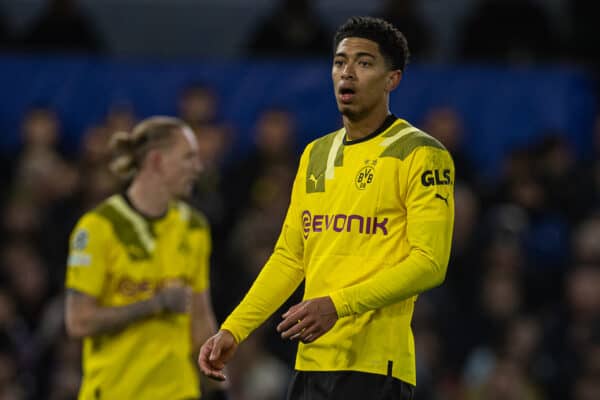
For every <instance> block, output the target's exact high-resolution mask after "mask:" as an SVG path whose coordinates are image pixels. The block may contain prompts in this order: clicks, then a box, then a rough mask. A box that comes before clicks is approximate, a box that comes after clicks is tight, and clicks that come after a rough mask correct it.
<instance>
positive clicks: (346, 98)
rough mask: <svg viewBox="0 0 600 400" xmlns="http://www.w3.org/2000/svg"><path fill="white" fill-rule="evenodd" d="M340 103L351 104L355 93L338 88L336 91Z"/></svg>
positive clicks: (350, 89)
mask: <svg viewBox="0 0 600 400" xmlns="http://www.w3.org/2000/svg"><path fill="white" fill-rule="evenodd" d="M338 93H339V97H340V101H341V102H342V103H351V102H352V100H353V99H354V96H355V94H356V92H355V91H354V89H352V88H340V90H339V91H338Z"/></svg>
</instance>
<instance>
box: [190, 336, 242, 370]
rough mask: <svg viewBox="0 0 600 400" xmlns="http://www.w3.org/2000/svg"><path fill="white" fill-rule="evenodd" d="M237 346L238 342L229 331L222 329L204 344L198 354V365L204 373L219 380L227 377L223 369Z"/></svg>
mask: <svg viewBox="0 0 600 400" xmlns="http://www.w3.org/2000/svg"><path fill="white" fill-rule="evenodd" d="M237 346H238V344H237V342H236V341H235V339H234V337H233V335H232V334H231V332H229V331H226V330H223V329H221V330H220V331H219V332H217V333H216V334H215V335H213V336H212V337H210V338H209V339H208V340H207V341H206V342H205V343H204V344H203V345H202V348H201V349H200V354H199V355H198V365H199V366H200V370H201V371H202V373H203V374H204V375H206V376H208V377H209V378H212V379H216V380H218V381H224V380H225V379H227V377H226V376H225V374H224V373H223V370H224V369H225V364H227V362H228V361H229V360H230V359H231V357H233V355H234V354H235V351H236V350H237Z"/></svg>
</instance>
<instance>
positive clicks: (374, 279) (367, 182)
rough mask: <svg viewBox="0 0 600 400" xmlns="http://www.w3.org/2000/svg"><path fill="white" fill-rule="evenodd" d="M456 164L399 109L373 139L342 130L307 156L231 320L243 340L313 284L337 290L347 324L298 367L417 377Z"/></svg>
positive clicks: (441, 267)
mask: <svg viewBox="0 0 600 400" xmlns="http://www.w3.org/2000/svg"><path fill="white" fill-rule="evenodd" d="M453 187H454V165H453V162H452V158H451V157H450V155H449V153H448V152H447V151H446V150H445V149H444V147H443V146H442V145H441V144H440V143H439V142H438V141H436V140H435V139H433V138H432V137H431V136H429V135H427V134H425V133H423V132H422V131H420V130H418V129H416V128H415V127H413V126H411V125H410V124H408V123H407V122H406V121H404V120H401V119H396V118H395V117H393V116H391V117H389V118H388V119H387V120H386V123H384V125H383V126H382V127H381V128H380V129H378V130H377V131H376V132H374V133H373V134H371V135H369V136H368V137H366V138H364V139H361V140H356V141H352V142H347V141H346V139H345V130H344V129H341V130H339V131H337V132H333V133H331V134H329V135H327V136H324V137H322V138H320V139H317V140H315V141H314V142H312V143H310V144H309V145H308V146H307V147H306V149H305V151H304V153H303V155H302V158H301V161H300V166H299V168H298V173H297V176H296V179H295V181H294V187H293V189H292V197H291V202H290V206H289V209H288V213H287V216H286V219H285V222H284V224H283V228H282V232H281V235H280V237H279V239H278V241H277V244H276V246H275V251H274V252H273V254H272V256H271V257H270V259H269V261H268V262H267V263H266V265H265V266H264V268H263V269H262V271H261V273H260V274H259V276H258V277H257V279H256V281H255V282H254V284H253V285H252V287H251V289H250V291H249V292H248V294H247V295H246V297H245V298H244V299H243V300H242V302H241V303H240V305H239V306H238V307H237V308H236V309H235V310H234V311H233V312H232V314H231V315H230V316H229V317H228V318H227V320H226V321H225V322H224V323H223V325H222V327H221V328H222V329H227V330H229V331H230V332H232V334H233V335H234V337H235V338H236V340H237V341H238V342H240V341H242V340H243V339H245V338H246V337H247V336H248V335H249V334H250V332H251V331H252V330H254V329H255V328H256V327H258V326H259V325H260V324H261V323H262V322H263V321H264V320H265V319H266V318H268V317H269V316H270V315H271V314H272V313H273V312H274V311H275V310H276V309H277V308H278V307H279V306H280V305H281V304H282V303H283V302H284V301H285V300H286V299H287V298H288V297H289V296H290V294H291V293H292V292H293V291H294V290H295V289H296V288H297V287H298V285H299V284H300V283H301V282H302V280H303V279H305V280H306V282H305V293H304V298H305V299H310V298H315V297H321V296H327V295H328V296H331V298H332V300H333V302H334V304H335V307H336V310H337V313H338V316H339V320H338V321H337V322H336V324H335V325H334V327H333V328H332V329H331V330H330V331H329V332H327V333H326V334H325V335H323V336H322V337H320V338H318V339H317V340H315V341H314V342H312V343H309V344H302V343H300V344H299V348H298V354H297V358H296V369H298V370H304V371H339V370H353V371H363V372H369V373H377V374H383V375H385V374H386V373H387V372H388V365H389V362H390V361H391V362H392V375H393V376H394V377H396V378H398V379H401V380H403V381H405V382H408V383H411V384H415V383H416V378H415V354H414V339H413V336H412V331H411V328H410V321H411V318H412V314H413V309H414V302H415V300H416V296H417V295H418V294H419V293H421V292H423V291H424V290H427V289H429V288H432V287H434V286H437V285H439V284H440V283H441V282H442V281H443V280H444V277H445V274H446V267H447V263H448V257H449V254H450V245H451V240H452V229H453V221H454V200H453Z"/></svg>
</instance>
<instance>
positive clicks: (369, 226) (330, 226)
mask: <svg viewBox="0 0 600 400" xmlns="http://www.w3.org/2000/svg"><path fill="white" fill-rule="evenodd" d="M388 221H389V219H388V218H387V217H385V218H379V217H365V216H362V215H358V214H315V215H312V214H311V212H310V211H308V210H304V212H302V231H303V233H304V238H305V239H307V238H308V236H309V234H310V233H311V232H314V233H319V232H325V231H333V232H338V233H341V232H355V233H360V234H364V235H376V234H382V235H384V236H387V234H388V227H387V224H388Z"/></svg>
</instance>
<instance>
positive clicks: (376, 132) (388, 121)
mask: <svg viewBox="0 0 600 400" xmlns="http://www.w3.org/2000/svg"><path fill="white" fill-rule="evenodd" d="M397 119H398V118H397V117H396V116H395V115H394V114H390V115H388V116H387V117H386V118H385V120H384V121H383V123H382V124H381V126H380V127H379V128H377V129H375V130H374V131H373V132H371V133H369V134H368V135H367V136H365V137H361V138H360V139H356V140H348V135H347V134H346V135H344V145H345V146H350V145H353V144H357V143H361V142H364V141H366V140H369V139H372V138H374V137H375V136H377V135H379V134H380V133H381V132H383V131H385V130H386V129H387V128H389V127H390V126H391V125H392V124H393V123H394V122H396V120H397Z"/></svg>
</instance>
